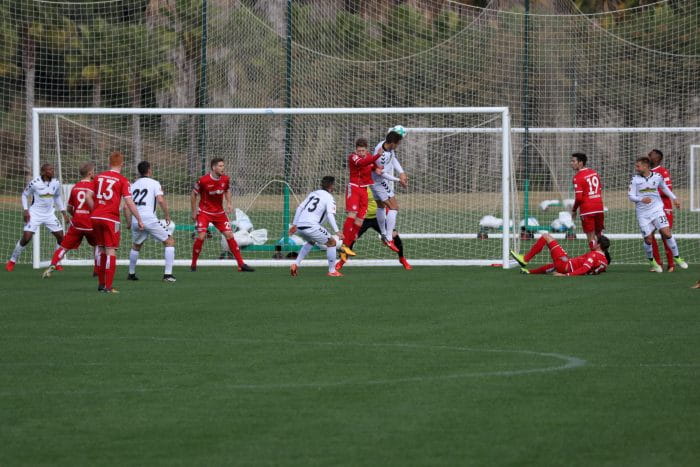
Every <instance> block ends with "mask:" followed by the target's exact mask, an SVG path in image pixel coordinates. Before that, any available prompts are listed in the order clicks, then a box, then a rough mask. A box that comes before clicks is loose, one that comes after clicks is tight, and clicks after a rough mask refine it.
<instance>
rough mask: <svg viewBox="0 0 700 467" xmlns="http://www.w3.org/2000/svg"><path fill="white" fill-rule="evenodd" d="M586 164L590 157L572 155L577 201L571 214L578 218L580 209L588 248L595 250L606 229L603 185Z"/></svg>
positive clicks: (577, 154) (578, 153) (581, 154)
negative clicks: (596, 243) (577, 212)
mask: <svg viewBox="0 0 700 467" xmlns="http://www.w3.org/2000/svg"><path fill="white" fill-rule="evenodd" d="M586 162H588V157H587V156H586V155H585V154H583V153H581V152H576V153H574V154H572V155H571V168H572V169H574V171H575V172H576V174H575V175H574V178H573V184H574V192H575V194H576V200H575V201H574V206H573V207H572V208H571V214H572V215H573V216H576V211H577V210H579V209H580V213H581V227H582V228H583V232H584V233H585V234H586V238H587V239H588V246H589V247H590V248H591V249H593V248H594V246H595V245H594V243H595V242H596V241H597V239H598V237H600V236H601V235H602V234H603V230H604V229H605V214H604V212H603V210H604V207H603V185H602V184H601V183H600V177H599V176H598V173H597V172H596V171H595V170H593V169H590V168H588V167H586Z"/></svg>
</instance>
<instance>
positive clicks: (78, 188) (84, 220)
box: [68, 180, 93, 230]
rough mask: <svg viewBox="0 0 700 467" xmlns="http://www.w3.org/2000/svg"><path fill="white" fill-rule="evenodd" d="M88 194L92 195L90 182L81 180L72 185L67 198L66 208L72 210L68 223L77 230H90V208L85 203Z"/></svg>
mask: <svg viewBox="0 0 700 467" xmlns="http://www.w3.org/2000/svg"><path fill="white" fill-rule="evenodd" d="M88 192H89V193H93V191H92V181H85V180H81V181H79V182H78V183H76V184H75V185H73V188H72V189H71V190H70V196H69V197H68V206H71V207H72V208H73V213H72V217H71V220H70V223H71V225H72V226H73V227H75V228H76V229H78V230H92V220H91V219H90V208H89V207H88V205H87V203H86V202H85V198H86V197H87V193H88Z"/></svg>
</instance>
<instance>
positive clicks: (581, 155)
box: [571, 152, 588, 165]
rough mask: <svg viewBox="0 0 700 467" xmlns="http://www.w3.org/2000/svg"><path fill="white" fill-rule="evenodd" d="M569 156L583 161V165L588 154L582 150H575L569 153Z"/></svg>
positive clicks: (586, 160)
mask: <svg viewBox="0 0 700 467" xmlns="http://www.w3.org/2000/svg"><path fill="white" fill-rule="evenodd" d="M571 158H572V159H576V160H577V161H579V162H583V165H586V163H587V162H588V156H587V155H585V154H584V153H582V152H575V153H573V154H572V155H571Z"/></svg>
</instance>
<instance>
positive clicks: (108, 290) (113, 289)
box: [102, 287, 119, 293]
mask: <svg viewBox="0 0 700 467" xmlns="http://www.w3.org/2000/svg"><path fill="white" fill-rule="evenodd" d="M102 293H119V291H118V290H117V289H115V288H114V287H112V288H111V289H108V288H107V287H105V288H104V289H102Z"/></svg>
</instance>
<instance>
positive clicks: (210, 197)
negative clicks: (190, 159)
mask: <svg viewBox="0 0 700 467" xmlns="http://www.w3.org/2000/svg"><path fill="white" fill-rule="evenodd" d="M193 189H194V191H196V192H197V193H198V194H199V196H200V198H199V211H200V212H203V213H205V214H222V213H223V212H224V193H226V192H227V191H228V190H229V178H228V175H222V176H220V177H219V178H214V177H212V176H211V173H208V174H206V175H204V176H203V177H200V178H199V180H197V181H196V182H195V184H194V188H193Z"/></svg>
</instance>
